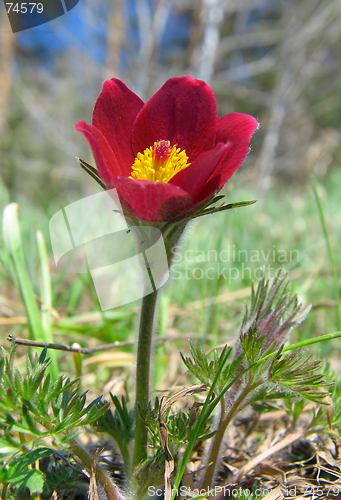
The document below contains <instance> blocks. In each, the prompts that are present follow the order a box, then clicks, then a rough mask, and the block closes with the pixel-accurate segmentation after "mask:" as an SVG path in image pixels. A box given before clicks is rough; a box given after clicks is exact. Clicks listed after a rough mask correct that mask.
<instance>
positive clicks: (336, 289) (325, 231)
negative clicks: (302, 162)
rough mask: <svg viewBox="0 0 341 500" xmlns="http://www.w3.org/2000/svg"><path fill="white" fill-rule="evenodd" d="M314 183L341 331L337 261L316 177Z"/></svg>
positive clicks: (338, 324) (313, 178) (313, 179)
mask: <svg viewBox="0 0 341 500" xmlns="http://www.w3.org/2000/svg"><path fill="white" fill-rule="evenodd" d="M312 182H313V190H314V195H315V199H316V203H317V208H318V211H319V216H320V220H321V224H322V229H323V234H324V237H325V240H326V246H327V251H328V257H329V262H330V267H331V270H332V276H333V280H334V297H335V301H336V312H337V326H338V329H339V330H341V303H340V290H339V282H338V279H337V274H336V268H335V261H334V255H333V251H332V247H331V244H330V239H329V233H328V228H327V223H326V218H325V216H324V211H323V207H322V203H321V198H320V196H319V193H318V186H317V182H316V179H315V177H312Z"/></svg>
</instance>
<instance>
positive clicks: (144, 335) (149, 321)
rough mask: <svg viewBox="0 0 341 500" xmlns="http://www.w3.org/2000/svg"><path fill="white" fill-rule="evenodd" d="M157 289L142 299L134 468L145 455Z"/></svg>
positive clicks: (138, 350) (137, 368)
mask: <svg viewBox="0 0 341 500" xmlns="http://www.w3.org/2000/svg"><path fill="white" fill-rule="evenodd" d="M156 299H157V290H155V291H154V292H153V293H151V294H149V295H146V296H145V297H143V299H142V308H141V317H140V328H139V338H138V345H137V360H136V399H135V412H136V420H135V445H134V458H133V465H134V468H136V467H137V466H138V465H139V463H140V462H141V461H142V460H144V459H145V458H146V457H147V438H148V430H147V427H146V424H145V421H144V419H143V417H142V415H141V411H144V410H145V409H146V407H147V404H148V401H149V372H150V351H151V345H152V334H153V323H154V314H155V306H156Z"/></svg>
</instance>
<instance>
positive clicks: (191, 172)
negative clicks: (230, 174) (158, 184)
mask: <svg viewBox="0 0 341 500" xmlns="http://www.w3.org/2000/svg"><path fill="white" fill-rule="evenodd" d="M231 148H232V143H228V144H224V143H222V142H219V144H217V145H216V147H215V148H214V149H211V151H206V153H202V154H201V155H200V156H198V158H197V159H196V160H194V162H193V163H192V164H191V165H190V166H189V167H187V168H185V169H184V170H181V172H178V173H177V174H176V175H175V176H174V177H172V179H171V180H170V181H169V182H170V184H174V185H176V186H179V187H181V188H182V189H183V190H184V191H186V192H187V193H189V194H190V195H191V197H192V199H194V198H196V197H197V195H198V194H199V193H200V191H201V190H202V188H203V187H204V185H205V183H206V182H207V180H208V179H209V178H210V177H211V175H212V173H213V172H214V170H215V169H216V168H218V167H219V165H220V163H221V162H222V161H223V160H224V158H225V157H226V155H227V154H228V152H229V150H230V149H231Z"/></svg>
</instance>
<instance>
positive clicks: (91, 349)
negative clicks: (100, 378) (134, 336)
mask: <svg viewBox="0 0 341 500" xmlns="http://www.w3.org/2000/svg"><path fill="white" fill-rule="evenodd" d="M7 340H8V341H9V342H12V340H14V342H15V344H17V345H27V346H31V347H47V348H48V349H57V350H59V351H68V352H78V353H80V354H92V353H93V352H97V351H108V350H110V349H115V348H116V347H125V346H128V345H133V344H134V343H135V342H133V341H130V340H126V341H124V342H118V341H116V342H113V343H112V344H105V345H101V346H98V347H77V346H68V345H63V344H51V343H49V342H37V341H36V340H28V339H16V338H14V337H12V335H9V336H8V337H7Z"/></svg>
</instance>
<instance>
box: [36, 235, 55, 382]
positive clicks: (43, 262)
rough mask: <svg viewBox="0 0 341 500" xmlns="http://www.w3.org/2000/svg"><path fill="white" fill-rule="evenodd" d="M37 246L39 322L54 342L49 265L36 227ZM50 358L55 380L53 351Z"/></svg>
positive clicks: (47, 338) (46, 340)
mask: <svg viewBox="0 0 341 500" xmlns="http://www.w3.org/2000/svg"><path fill="white" fill-rule="evenodd" d="M36 236H37V247H38V256H39V263H40V283H41V285H40V297H41V300H42V306H41V322H42V327H43V332H44V337H45V342H49V343H51V344H53V343H54V340H53V335H52V315H51V309H52V286H51V276H50V266H49V260H48V255H47V250H46V245H45V240H44V236H43V234H42V232H41V231H40V229H39V228H38V229H37V235H36ZM49 357H50V359H51V375H52V378H53V379H54V380H56V379H57V378H58V377H59V375H60V373H59V368H58V362H57V356H56V353H55V352H54V351H51V352H50V353H49Z"/></svg>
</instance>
